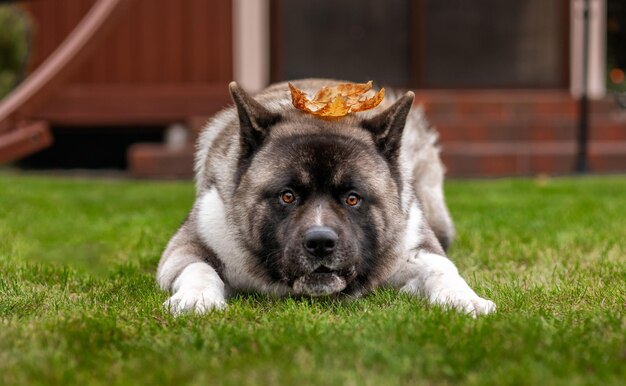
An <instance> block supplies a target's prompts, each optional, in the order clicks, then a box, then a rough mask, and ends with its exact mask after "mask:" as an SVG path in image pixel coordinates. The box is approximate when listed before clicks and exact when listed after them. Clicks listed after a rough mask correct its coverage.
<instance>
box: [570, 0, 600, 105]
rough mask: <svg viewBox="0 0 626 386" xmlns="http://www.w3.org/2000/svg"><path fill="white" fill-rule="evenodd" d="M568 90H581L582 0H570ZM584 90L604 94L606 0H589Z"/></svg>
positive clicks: (596, 95) (575, 93) (591, 94)
mask: <svg viewBox="0 0 626 386" xmlns="http://www.w3.org/2000/svg"><path fill="white" fill-rule="evenodd" d="M570 4H571V14H570V20H571V23H570V80H571V82H570V91H571V93H572V95H573V96H575V97H578V96H580V94H581V91H582V67H583V66H582V55H583V53H582V50H583V0H571V3H570ZM588 60H589V62H588V72H587V75H588V78H587V80H588V83H587V87H588V88H587V90H588V95H589V97H590V98H601V97H603V96H604V95H605V94H606V84H605V79H606V0H589V57H588Z"/></svg>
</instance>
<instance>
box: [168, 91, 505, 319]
mask: <svg viewBox="0 0 626 386" xmlns="http://www.w3.org/2000/svg"><path fill="white" fill-rule="evenodd" d="M336 83H337V82H336V81H329V80H314V79H311V80H302V81H295V82H293V84H294V85H295V86H296V87H298V88H300V89H301V90H303V91H305V92H307V93H309V94H313V93H314V92H315V91H316V90H318V89H320V88H321V87H322V86H331V85H333V84H336ZM230 92H231V95H232V98H233V101H234V102H235V106H234V107H231V108H227V109H225V110H223V111H222V112H220V113H218V114H217V115H216V116H215V117H214V118H213V119H211V120H210V121H209V122H208V124H207V125H206V127H205V129H204V130H203V132H202V133H201V135H200V138H199V140H198V144H197V153H196V161H195V171H196V200H195V203H194V205H193V208H192V209H191V212H190V213H189V215H188V217H187V219H186V220H185V222H184V223H183V224H182V226H181V227H180V229H179V230H178V231H177V232H176V234H175V235H174V236H173V237H172V239H171V240H170V242H169V244H168V245H167V247H166V249H165V251H164V253H163V256H162V258H161V261H160V263H159V267H158V272H157V280H158V282H159V284H160V286H161V288H163V289H164V290H169V291H171V292H172V296H171V297H170V298H169V300H167V301H166V302H165V306H166V307H167V308H168V309H169V310H170V311H171V312H172V313H174V314H178V313H181V312H185V311H194V312H197V313H203V312H206V311H209V310H211V309H213V308H222V307H224V306H225V305H226V301H227V299H228V297H229V296H230V295H231V294H232V293H234V292H236V291H258V292H262V293H268V294H274V295H277V296H284V295H309V296H324V295H335V296H346V297H357V296H360V295H362V294H365V293H367V292H368V291H371V290H372V289H374V288H376V287H379V286H388V287H393V288H397V289H399V290H400V291H403V292H408V293H411V294H415V295H419V296H424V297H426V298H427V299H428V300H429V301H430V302H432V303H437V304H442V305H444V306H447V307H450V308H454V309H457V310H459V311H461V312H465V313H469V314H471V315H474V316H475V315H478V314H487V313H490V312H493V311H495V309H496V307H495V304H494V303H493V302H492V301H490V300H486V299H483V298H481V297H479V296H478V295H477V294H476V293H475V292H474V291H473V290H472V289H471V288H470V287H469V286H468V285H467V283H466V282H465V280H463V278H461V276H460V275H459V273H458V271H457V269H456V267H455V266H454V264H453V263H452V262H451V261H450V260H449V259H448V258H447V257H446V255H445V250H446V249H447V247H448V246H449V244H450V243H451V241H452V239H453V237H454V228H453V225H452V221H451V219H450V215H449V213H448V209H447V207H446V205H445V201H444V196H443V188H442V185H443V175H444V168H443V165H442V163H441V160H440V158H439V149H438V147H437V143H436V142H437V134H436V132H435V131H434V130H432V129H430V128H429V127H428V125H427V124H426V122H425V120H424V118H423V117H422V115H421V113H420V111H419V110H415V109H414V110H413V111H411V106H412V104H413V99H414V94H413V93H411V92H407V93H406V94H404V95H402V96H399V97H398V96H394V95H388V96H387V98H386V99H385V100H384V101H383V103H382V104H381V105H379V106H378V107H376V108H375V109H373V110H371V111H368V112H363V113H358V114H351V115H348V116H346V117H344V118H341V119H334V120H324V119H320V118H319V117H316V116H313V115H311V114H307V113H304V112H302V111H300V110H297V109H296V108H294V107H293V105H292V101H291V98H290V93H289V89H288V87H287V84H286V83H282V84H277V85H273V86H271V87H269V88H267V89H266V90H264V91H263V92H261V93H259V94H257V95H256V96H255V97H254V98H253V97H252V96H250V95H248V94H247V93H246V92H245V91H244V90H242V89H241V88H240V87H239V86H238V85H237V84H236V83H234V82H233V83H231V84H230Z"/></svg>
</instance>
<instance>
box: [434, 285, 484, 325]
mask: <svg viewBox="0 0 626 386" xmlns="http://www.w3.org/2000/svg"><path fill="white" fill-rule="evenodd" d="M430 302H431V303H434V304H440V305H442V306H444V307H449V308H453V309H455V310H457V311H460V312H463V313H466V314H470V315H471V316H472V317H474V318H475V317H476V316H478V315H486V314H490V313H492V312H495V311H496V304H495V303H494V302H492V301H491V300H487V299H483V298H481V297H480V296H478V295H476V294H475V293H474V291H471V290H470V291H467V290H458V289H453V288H451V289H444V290H441V291H439V292H437V293H436V294H433V295H432V296H431V297H430Z"/></svg>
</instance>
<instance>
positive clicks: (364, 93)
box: [289, 80, 385, 118]
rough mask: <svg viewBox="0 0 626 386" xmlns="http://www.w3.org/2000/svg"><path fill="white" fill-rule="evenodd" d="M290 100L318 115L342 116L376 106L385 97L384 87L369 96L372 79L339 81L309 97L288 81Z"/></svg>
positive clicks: (308, 111) (296, 106)
mask: <svg viewBox="0 0 626 386" xmlns="http://www.w3.org/2000/svg"><path fill="white" fill-rule="evenodd" d="M289 89H290V90H291V101H292V103H293V105H294V107H295V108H297V109H298V110H302V111H305V112H307V113H309V114H313V115H316V116H319V117H335V118H337V117H343V116H346V115H348V114H350V113H356V112H359V111H366V110H370V109H373V108H374V107H376V106H378V105H379V104H380V102H382V101H383V99H384V98H385V89H384V88H381V89H380V91H378V92H377V93H375V94H374V95H373V96H370V95H371V94H372V93H371V92H370V90H371V89H372V81H371V80H370V81H369V82H367V83H340V84H338V85H336V86H333V87H322V88H321V89H320V90H319V91H318V92H317V93H316V94H315V96H314V97H313V99H309V98H308V97H307V96H306V94H305V93H304V92H302V90H300V89H298V88H297V87H296V86H294V85H293V84H291V83H289Z"/></svg>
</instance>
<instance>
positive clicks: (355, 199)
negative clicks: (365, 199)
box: [346, 192, 361, 206]
mask: <svg viewBox="0 0 626 386" xmlns="http://www.w3.org/2000/svg"><path fill="white" fill-rule="evenodd" d="M360 202H361V196H359V195H358V194H356V193H354V192H353V193H350V194H348V196H347V197H346V204H347V205H348V206H357V205H359V203H360Z"/></svg>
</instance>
